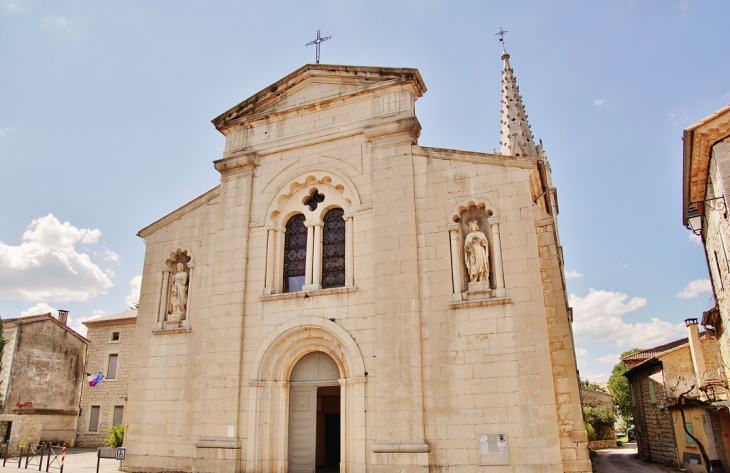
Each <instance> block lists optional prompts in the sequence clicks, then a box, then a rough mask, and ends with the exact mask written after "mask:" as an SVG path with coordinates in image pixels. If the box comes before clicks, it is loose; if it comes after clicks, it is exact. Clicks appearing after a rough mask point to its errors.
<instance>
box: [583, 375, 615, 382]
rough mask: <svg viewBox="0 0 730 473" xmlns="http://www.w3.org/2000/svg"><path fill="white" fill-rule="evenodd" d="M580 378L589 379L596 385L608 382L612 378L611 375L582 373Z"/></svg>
mask: <svg viewBox="0 0 730 473" xmlns="http://www.w3.org/2000/svg"><path fill="white" fill-rule="evenodd" d="M580 376H581V378H583V379H587V380H588V381H590V382H591V383H596V384H598V383H605V382H606V381H608V378H610V377H611V375H610V374H585V375H584V374H583V373H581V375H580Z"/></svg>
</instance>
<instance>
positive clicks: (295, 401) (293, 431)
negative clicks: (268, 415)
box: [289, 386, 317, 473]
mask: <svg viewBox="0 0 730 473" xmlns="http://www.w3.org/2000/svg"><path fill="white" fill-rule="evenodd" d="M316 440H317V387H316V386H291V388H290V389H289V472H290V473H312V472H313V471H314V468H315V465H314V463H315V449H316Z"/></svg>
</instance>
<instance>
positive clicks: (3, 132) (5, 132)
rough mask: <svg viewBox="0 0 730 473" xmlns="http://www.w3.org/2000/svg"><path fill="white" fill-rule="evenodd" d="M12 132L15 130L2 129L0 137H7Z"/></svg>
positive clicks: (0, 129)
mask: <svg viewBox="0 0 730 473" xmlns="http://www.w3.org/2000/svg"><path fill="white" fill-rule="evenodd" d="M11 131H13V129H12V128H10V127H7V126H6V127H5V128H0V136H5V135H7V134H8V133H10V132H11Z"/></svg>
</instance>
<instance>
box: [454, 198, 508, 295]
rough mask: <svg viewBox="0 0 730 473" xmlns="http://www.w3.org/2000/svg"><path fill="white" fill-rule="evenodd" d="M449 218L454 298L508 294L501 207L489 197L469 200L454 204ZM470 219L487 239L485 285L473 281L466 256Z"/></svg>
mask: <svg viewBox="0 0 730 473" xmlns="http://www.w3.org/2000/svg"><path fill="white" fill-rule="evenodd" d="M448 220H449V222H448V226H447V228H448V230H449V239H450V242H451V275H452V285H453V294H452V300H453V301H454V302H459V301H462V300H464V298H465V297H466V298H468V299H473V298H480V299H481V298H489V297H492V296H496V297H505V288H504V272H503V269H502V244H501V240H500V234H499V224H500V222H501V221H502V219H501V217H500V213H499V209H498V208H497V207H496V206H495V205H494V204H492V203H491V202H490V201H489V199H486V198H485V199H468V200H464V201H461V202H458V203H457V204H456V205H454V207H453V209H452V211H451V212H450V213H449V218H448ZM471 222H476V223H477V225H478V227H479V230H480V231H481V232H482V233H484V235H485V236H486V237H487V240H488V248H489V255H488V256H489V280H488V282H485V283H482V284H474V283H473V282H471V283H470V280H469V275H468V269H467V265H466V263H465V258H464V251H465V250H464V248H465V244H464V242H465V239H466V237H467V235H468V234H469V233H470V229H469V225H470V223H471ZM470 284H471V286H470Z"/></svg>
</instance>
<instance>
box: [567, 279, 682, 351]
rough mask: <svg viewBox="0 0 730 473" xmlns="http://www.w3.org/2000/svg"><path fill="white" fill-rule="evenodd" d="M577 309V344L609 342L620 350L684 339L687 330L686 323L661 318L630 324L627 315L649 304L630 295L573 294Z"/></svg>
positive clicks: (618, 293) (571, 302)
mask: <svg viewBox="0 0 730 473" xmlns="http://www.w3.org/2000/svg"><path fill="white" fill-rule="evenodd" d="M570 305H571V306H572V307H573V331H574V333H575V340H576V341H577V342H587V341H590V342H592V343H595V342H606V343H612V344H613V345H615V346H617V347H622V346H625V347H642V348H648V347H651V346H654V345H659V344H661V343H665V342H668V341H670V340H674V339H677V338H681V337H682V336H683V335H684V333H685V329H684V326H683V325H682V324H678V325H673V324H671V323H669V322H666V321H663V320H661V319H658V318H655V317H654V318H652V319H651V321H650V322H637V323H628V322H625V321H624V320H623V319H622V316H623V315H624V314H627V313H629V312H633V311H635V310H637V309H640V308H642V307H644V306H645V305H646V299H644V298H642V297H633V298H631V299H629V296H628V295H627V294H624V293H622V292H612V291H604V290H598V291H597V290H595V289H593V288H591V289H590V292H589V293H588V295H587V296H585V297H579V296H576V295H575V294H571V295H570Z"/></svg>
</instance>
